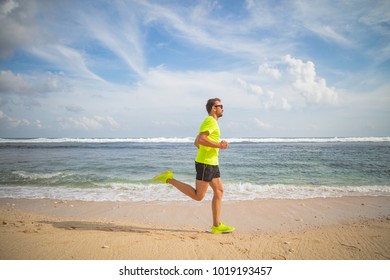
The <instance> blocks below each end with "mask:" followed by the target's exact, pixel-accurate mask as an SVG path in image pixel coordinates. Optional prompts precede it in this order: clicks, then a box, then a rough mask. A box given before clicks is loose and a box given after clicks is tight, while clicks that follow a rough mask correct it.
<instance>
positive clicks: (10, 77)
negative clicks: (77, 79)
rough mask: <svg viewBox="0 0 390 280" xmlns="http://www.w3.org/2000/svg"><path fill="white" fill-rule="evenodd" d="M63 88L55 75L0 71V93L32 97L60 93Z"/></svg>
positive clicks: (59, 79)
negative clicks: (39, 94)
mask: <svg viewBox="0 0 390 280" xmlns="http://www.w3.org/2000/svg"><path fill="white" fill-rule="evenodd" d="M63 87H64V84H63V83H62V81H61V78H60V77H59V76H58V75H55V74H51V73H46V74H36V75H24V74H14V73H13V72H12V71H9V70H5V71H0V93H1V92H2V93H17V94H30V95H31V94H32V95H33V94H36V93H48V92H57V91H61V90H62V89H63Z"/></svg>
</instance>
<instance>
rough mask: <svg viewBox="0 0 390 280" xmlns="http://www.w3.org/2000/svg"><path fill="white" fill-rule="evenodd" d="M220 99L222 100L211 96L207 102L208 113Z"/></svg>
mask: <svg viewBox="0 0 390 280" xmlns="http://www.w3.org/2000/svg"><path fill="white" fill-rule="evenodd" d="M217 101H219V102H221V99H219V98H218V97H216V98H211V99H209V100H208V101H207V104H206V110H207V113H209V114H210V112H211V109H212V108H213V106H214V105H215V103H216V102H217Z"/></svg>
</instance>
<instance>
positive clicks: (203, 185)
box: [167, 178, 209, 201]
mask: <svg viewBox="0 0 390 280" xmlns="http://www.w3.org/2000/svg"><path fill="white" fill-rule="evenodd" d="M167 183H168V184H171V185H172V186H174V187H175V188H177V189H178V190H179V191H181V192H182V193H184V194H185V195H187V196H189V197H191V198H192V199H194V200H196V201H201V200H202V199H203V198H204V196H205V195H206V191H207V189H208V186H209V183H208V182H204V181H201V180H196V188H193V187H192V186H191V185H188V184H186V183H183V182H180V181H178V180H176V179H173V178H172V179H168V180H167Z"/></svg>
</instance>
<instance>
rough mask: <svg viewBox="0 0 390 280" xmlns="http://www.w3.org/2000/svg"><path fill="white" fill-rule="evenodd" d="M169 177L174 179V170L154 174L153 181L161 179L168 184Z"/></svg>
mask: <svg viewBox="0 0 390 280" xmlns="http://www.w3.org/2000/svg"><path fill="white" fill-rule="evenodd" d="M168 179H173V172H172V170H168V171H165V172H164V173H161V174H159V175H157V176H154V177H153V179H152V181H155V182H156V181H160V182H161V183H164V184H166V183H167V180H168Z"/></svg>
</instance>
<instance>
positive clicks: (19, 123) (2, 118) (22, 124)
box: [0, 111, 43, 129]
mask: <svg viewBox="0 0 390 280" xmlns="http://www.w3.org/2000/svg"><path fill="white" fill-rule="evenodd" d="M0 123H3V124H5V126H6V127H7V128H11V129H18V128H27V127H30V128H36V129H40V128H43V124H42V122H41V121H40V120H28V119H26V118H13V117H10V116H8V115H6V114H5V113H4V112H2V111H0Z"/></svg>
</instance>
